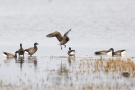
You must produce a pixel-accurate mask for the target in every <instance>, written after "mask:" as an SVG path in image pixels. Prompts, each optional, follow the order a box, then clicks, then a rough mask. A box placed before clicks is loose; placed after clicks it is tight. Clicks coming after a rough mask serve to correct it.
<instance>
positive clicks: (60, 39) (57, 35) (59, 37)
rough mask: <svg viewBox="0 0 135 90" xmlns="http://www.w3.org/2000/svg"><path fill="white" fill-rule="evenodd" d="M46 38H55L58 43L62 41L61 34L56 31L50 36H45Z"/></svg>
mask: <svg viewBox="0 0 135 90" xmlns="http://www.w3.org/2000/svg"><path fill="white" fill-rule="evenodd" d="M46 37H56V38H57V39H58V40H59V41H62V39H63V37H62V35H61V33H60V32H58V31H55V32H53V33H50V34H48V35H46Z"/></svg>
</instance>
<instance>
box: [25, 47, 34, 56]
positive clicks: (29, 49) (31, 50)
mask: <svg viewBox="0 0 135 90" xmlns="http://www.w3.org/2000/svg"><path fill="white" fill-rule="evenodd" d="M25 51H27V52H28V53H30V54H33V53H35V52H36V50H35V49H34V47H31V48H28V49H25Z"/></svg>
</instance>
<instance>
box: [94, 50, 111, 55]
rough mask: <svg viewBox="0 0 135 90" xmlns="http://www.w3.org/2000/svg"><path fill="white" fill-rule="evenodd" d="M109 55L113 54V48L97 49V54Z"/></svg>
mask: <svg viewBox="0 0 135 90" xmlns="http://www.w3.org/2000/svg"><path fill="white" fill-rule="evenodd" d="M106 54H107V55H109V54H111V48H110V49H109V50H102V51H96V52H95V55H106Z"/></svg>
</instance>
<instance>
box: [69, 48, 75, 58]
mask: <svg viewBox="0 0 135 90" xmlns="http://www.w3.org/2000/svg"><path fill="white" fill-rule="evenodd" d="M68 55H69V56H74V57H75V50H71V47H69V51H68Z"/></svg>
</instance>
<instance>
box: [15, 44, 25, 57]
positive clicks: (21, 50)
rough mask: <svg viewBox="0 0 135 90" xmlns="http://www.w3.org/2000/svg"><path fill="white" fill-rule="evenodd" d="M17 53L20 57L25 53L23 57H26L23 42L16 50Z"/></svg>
mask: <svg viewBox="0 0 135 90" xmlns="http://www.w3.org/2000/svg"><path fill="white" fill-rule="evenodd" d="M16 53H18V55H19V57H20V56H21V55H23V57H24V49H23V48H22V43H20V49H19V50H18V51H16Z"/></svg>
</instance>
